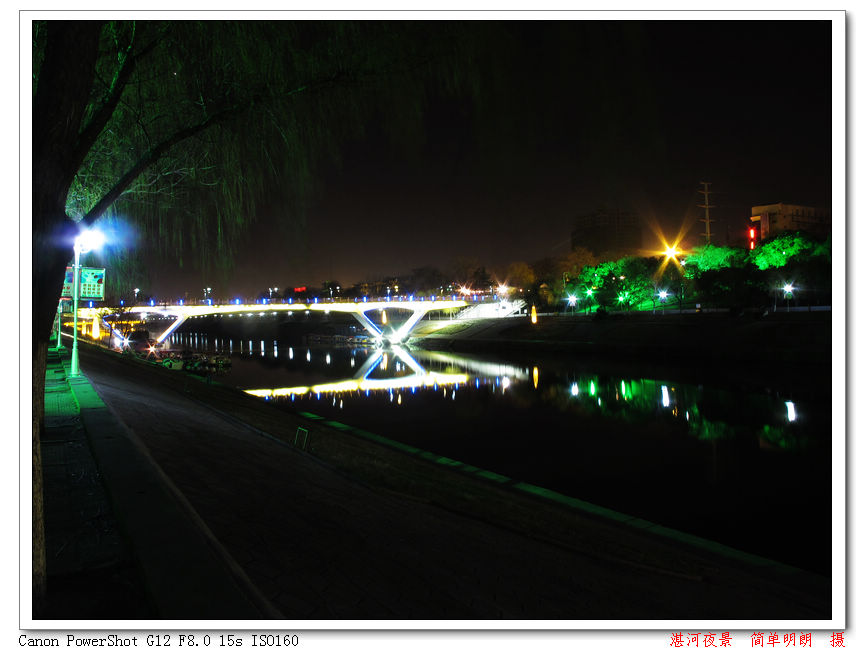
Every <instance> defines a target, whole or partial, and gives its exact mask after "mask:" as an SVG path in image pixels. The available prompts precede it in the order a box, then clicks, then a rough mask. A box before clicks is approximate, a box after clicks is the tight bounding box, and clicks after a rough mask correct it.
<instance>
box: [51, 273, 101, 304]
mask: <svg viewBox="0 0 865 650" xmlns="http://www.w3.org/2000/svg"><path fill="white" fill-rule="evenodd" d="M72 280H73V273H72V267H71V266H67V267H66V279H64V280H63V293H62V294H61V295H62V296H63V297H64V298H71V297H72ZM78 298H80V299H81V300H105V269H94V268H90V267H88V266H82V267H81V277H80V278H79V285H78Z"/></svg>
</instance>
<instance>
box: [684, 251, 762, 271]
mask: <svg viewBox="0 0 865 650" xmlns="http://www.w3.org/2000/svg"><path fill="white" fill-rule="evenodd" d="M747 260H748V252H747V251H745V250H744V249H741V248H732V247H730V246H714V245H713V244H707V245H705V246H698V247H697V248H695V249H694V252H693V253H691V254H690V255H688V256H687V257H686V258H685V260H684V262H685V264H684V266H683V273H684V275H685V277H687V278H695V277H697V276H698V275H700V274H701V273H703V272H704V271H717V270H718V269H726V268H730V267H740V268H741V267H742V266H744V265H745V264H746V263H747Z"/></svg>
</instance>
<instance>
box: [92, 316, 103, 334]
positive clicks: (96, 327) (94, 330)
mask: <svg viewBox="0 0 865 650" xmlns="http://www.w3.org/2000/svg"><path fill="white" fill-rule="evenodd" d="M90 336H91V337H93V338H94V339H98V338H99V337H100V336H101V334H100V332H99V317H98V316H96V315H95V314H94V315H93V324H92V325H91V326H90Z"/></svg>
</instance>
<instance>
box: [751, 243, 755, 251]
mask: <svg viewBox="0 0 865 650" xmlns="http://www.w3.org/2000/svg"><path fill="white" fill-rule="evenodd" d="M751 250H754V242H751Z"/></svg>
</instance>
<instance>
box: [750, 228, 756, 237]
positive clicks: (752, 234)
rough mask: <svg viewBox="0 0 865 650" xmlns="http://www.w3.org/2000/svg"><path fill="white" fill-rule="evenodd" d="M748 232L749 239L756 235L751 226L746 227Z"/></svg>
mask: <svg viewBox="0 0 865 650" xmlns="http://www.w3.org/2000/svg"><path fill="white" fill-rule="evenodd" d="M748 234H749V235H750V237H751V239H754V238H755V237H756V236H757V231H756V230H754V229H753V228H748Z"/></svg>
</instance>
